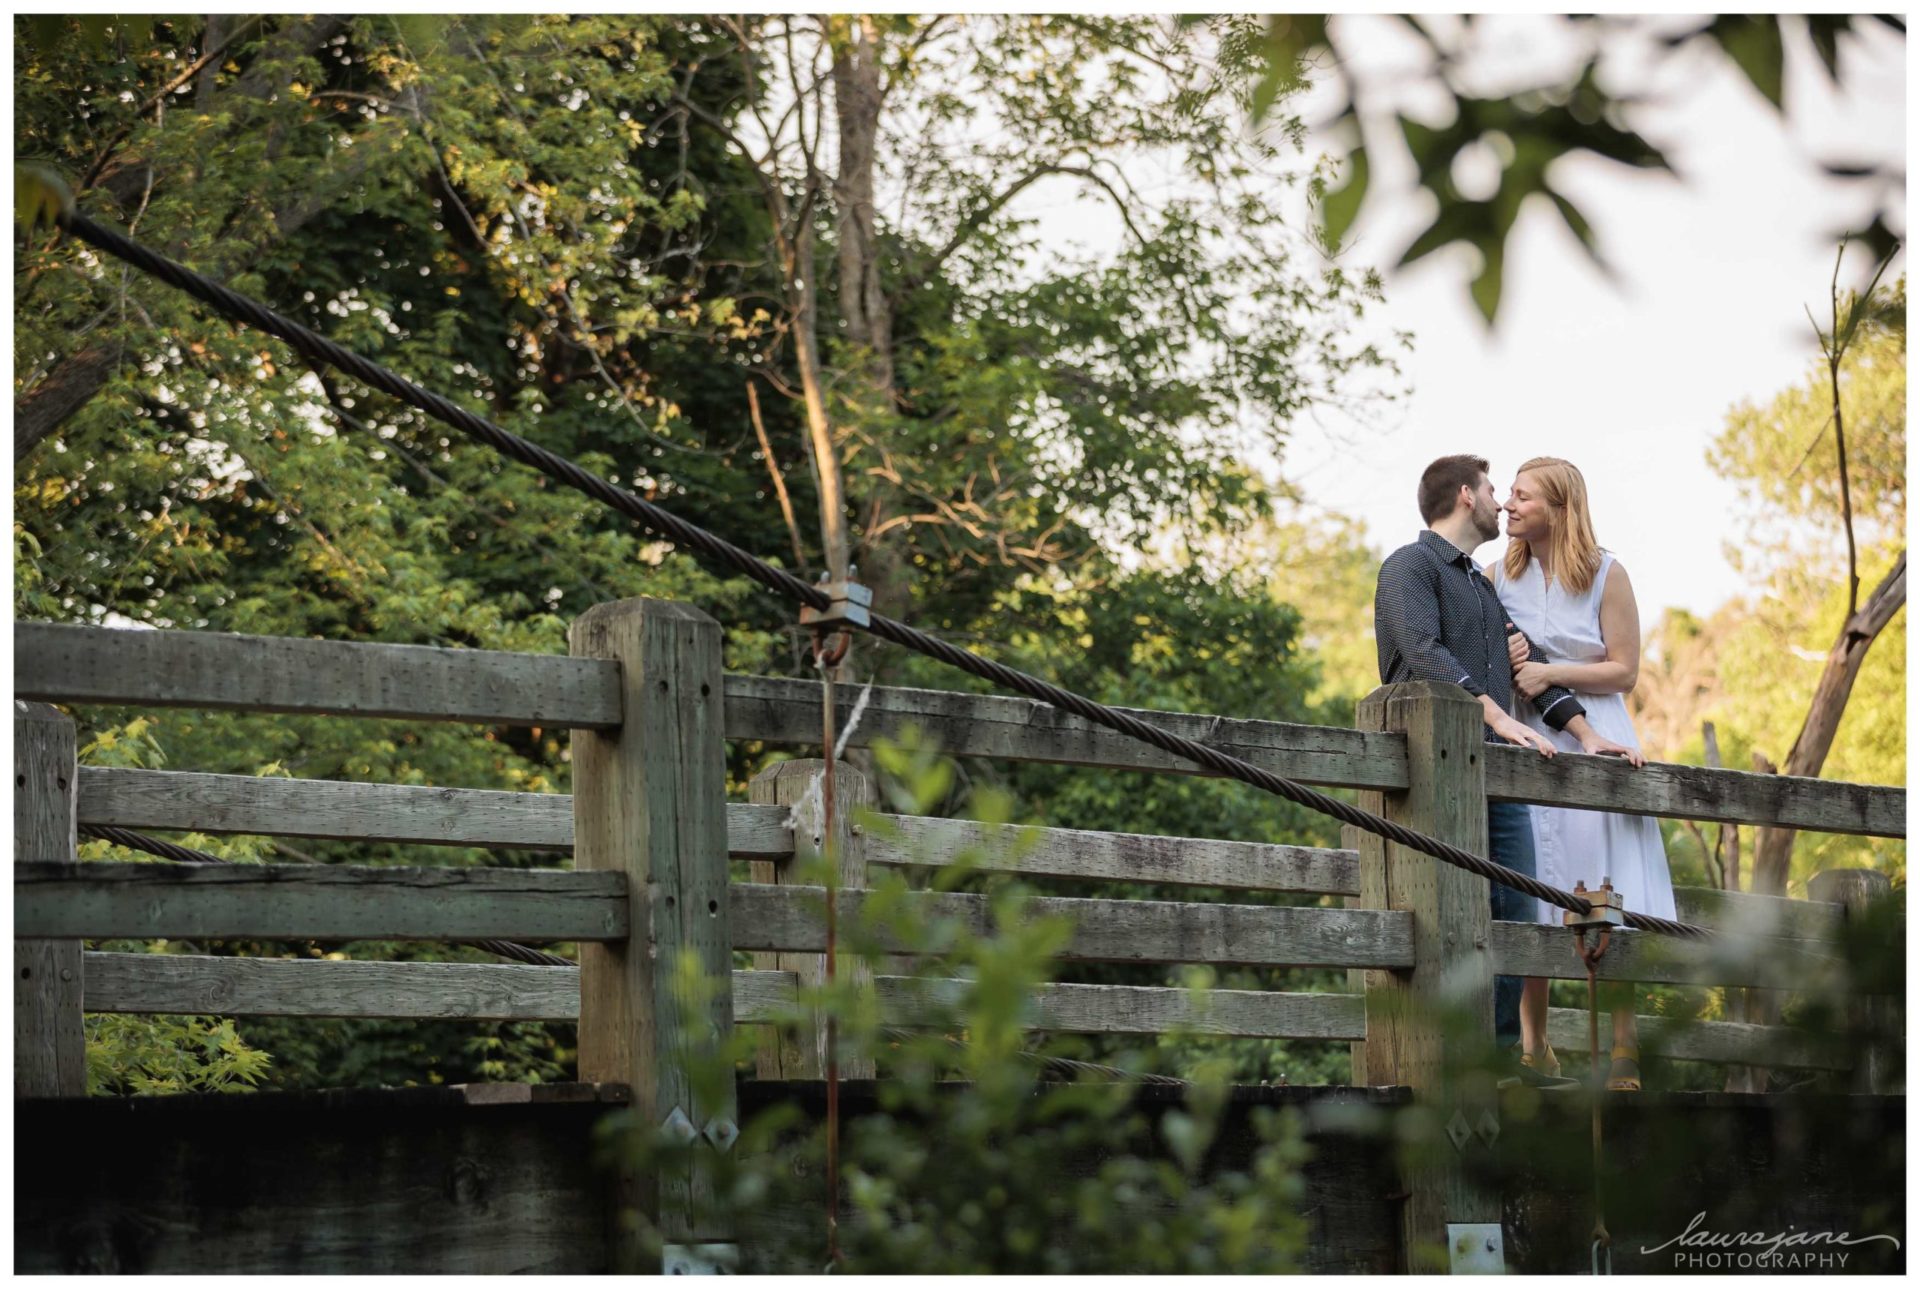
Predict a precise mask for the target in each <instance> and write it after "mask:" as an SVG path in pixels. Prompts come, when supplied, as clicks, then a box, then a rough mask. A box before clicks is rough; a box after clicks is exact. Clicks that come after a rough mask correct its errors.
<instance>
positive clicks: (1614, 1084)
mask: <svg viewBox="0 0 1920 1289" xmlns="http://www.w3.org/2000/svg"><path fill="white" fill-rule="evenodd" d="M1607 1091H1609V1092H1638V1091H1640V1049H1639V1048H1637V1047H1616V1048H1614V1049H1613V1066H1612V1068H1610V1069H1609V1070H1608V1071H1607Z"/></svg>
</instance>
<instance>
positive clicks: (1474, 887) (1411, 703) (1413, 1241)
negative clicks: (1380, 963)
mask: <svg viewBox="0 0 1920 1289" xmlns="http://www.w3.org/2000/svg"><path fill="white" fill-rule="evenodd" d="M1357 719H1358V720H1359V722H1360V724H1361V725H1362V726H1363V727H1366V728H1371V729H1378V730H1386V731H1394V732H1398V733H1400V734H1402V735H1404V737H1405V739H1406V746H1407V767H1408V783H1407V789H1406V791H1405V792H1388V793H1383V794H1381V813H1382V814H1384V815H1385V816H1386V818H1388V819H1390V820H1392V821H1393V822H1395V823H1399V824H1404V825H1405V826H1407V827H1409V828H1412V829H1415V830H1417V831H1419V832H1423V833H1426V834H1427V835H1428V836H1431V837H1437V838H1439V839H1441V840H1442V841H1447V842H1451V843H1452V844H1454V845H1456V846H1458V847H1460V848H1461V849H1463V850H1467V851H1470V852H1472V853H1473V854H1476V855H1485V854H1486V853H1487V789H1486V773H1485V768H1484V763H1483V761H1482V758H1481V756H1480V753H1481V752H1482V751H1484V750H1485V747H1486V744H1485V742H1484V740H1483V737H1482V732H1481V731H1482V725H1483V720H1482V716H1481V707H1480V704H1479V702H1478V701H1477V700H1475V699H1473V698H1472V697H1470V696H1469V695H1468V694H1467V693H1466V691H1464V690H1462V689H1460V688H1459V687H1458V686H1454V685H1436V684H1432V683H1430V682H1426V681H1415V682H1412V683H1408V684H1401V685H1387V686H1383V687H1382V688H1380V689H1376V690H1375V691H1374V692H1373V693H1372V694H1370V695H1368V696H1367V698H1366V699H1365V700H1363V701H1362V702H1361V704H1360V707H1359V710H1358V713H1357ZM1381 874H1382V875H1383V876H1384V883H1385V889H1384V891H1383V892H1381V894H1382V895H1383V896H1384V905H1383V907H1387V908H1393V909H1403V910H1406V911H1407V913H1409V914H1410V915H1411V918H1412V922H1413V965H1412V969H1411V970H1409V971H1405V972H1373V973H1370V974H1369V976H1368V981H1367V986H1368V987H1367V993H1366V1020H1367V1028H1366V1060H1367V1082H1368V1083H1370V1084H1374V1085H1382V1084H1398V1085H1403V1086H1406V1087H1410V1088H1412V1089H1413V1092H1414V1097H1415V1099H1416V1100H1417V1101H1418V1102H1420V1103H1422V1104H1424V1105H1427V1106H1429V1107H1431V1108H1432V1110H1433V1112H1434V1113H1435V1114H1436V1115H1437V1116H1438V1117H1439V1120H1440V1122H1442V1123H1449V1122H1453V1121H1454V1120H1456V1119H1458V1120H1459V1121H1461V1122H1464V1123H1466V1124H1467V1125H1469V1126H1470V1127H1471V1126H1472V1125H1475V1124H1478V1123H1480V1122H1481V1121H1482V1119H1483V1118H1485V1117H1487V1116H1489V1115H1492V1114H1494V1113H1496V1098H1495V1094H1494V1088H1493V1087H1492V1080H1491V1079H1490V1078H1489V1077H1488V1076H1487V1075H1486V1074H1485V1073H1484V1072H1481V1073H1478V1074H1472V1075H1468V1076H1466V1077H1462V1076H1461V1075H1460V1074H1459V1073H1458V1072H1457V1070H1456V1068H1455V1067H1456V1065H1457V1064H1458V1063H1457V1062H1450V1061H1449V1060H1448V1059H1447V1058H1448V1055H1449V1053H1448V1052H1447V1049H1446V1046H1445V1044H1446V1038H1447V1035H1448V1034H1449V1033H1456V1034H1458V1035H1460V1036H1461V1040H1462V1041H1466V1042H1474V1041H1481V1042H1484V1043H1486V1044H1487V1045H1488V1046H1489V1047H1490V1046H1491V1045H1492V1042H1493V1025H1494V1017H1493V977H1494V970H1493V960H1492V957H1491V955H1490V954H1489V953H1488V951H1487V945H1488V940H1489V938H1490V935H1489V925H1490V923H1491V921H1492V911H1491V908H1490V906H1489V899H1488V885H1487V880H1486V879H1485V878H1483V877H1478V876H1476V875H1474V874H1472V873H1469V872H1467V871H1465V870H1464V869H1460V868H1456V867H1454V866H1453V865H1451V864H1443V863H1441V862H1440V861H1438V860H1436V859H1434V858H1433V857H1432V856H1430V855H1424V854H1421V853H1420V852H1418V851H1414V850H1410V849H1408V848H1406V847H1403V846H1399V845H1394V844H1388V845H1387V846H1386V847H1385V850H1384V863H1383V864H1382V865H1381ZM1376 880H1377V879H1376ZM1369 885H1371V883H1369ZM1456 1055H1458V1053H1456ZM1469 1068H1471V1066H1469ZM1468 1148H1473V1149H1483V1148H1484V1146H1483V1145H1482V1143H1481V1142H1480V1140H1479V1139H1478V1138H1476V1137H1473V1136H1472V1135H1471V1134H1469V1135H1468V1137H1467V1139H1466V1141H1465V1142H1464V1143H1463V1144H1462V1146H1461V1147H1460V1148H1459V1149H1460V1151H1461V1152H1462V1154H1456V1153H1453V1152H1448V1153H1445V1154H1443V1155H1441V1156H1439V1157H1437V1158H1432V1159H1420V1160H1411V1161H1409V1162H1408V1164H1407V1165H1406V1168H1405V1170H1404V1174H1403V1175H1404V1177H1405V1180H1406V1186H1407V1191H1408V1197H1407V1203H1406V1207H1405V1208H1404V1209H1403V1210H1402V1214H1401V1220H1402V1236H1403V1240H1404V1247H1405V1248H1406V1249H1407V1250H1408V1255H1409V1265H1408V1270H1410V1271H1417V1270H1420V1269H1422V1266H1421V1264H1420V1261H1419V1259H1420V1257H1421V1255H1422V1254H1423V1252H1424V1251H1426V1250H1429V1249H1431V1248H1433V1247H1434V1246H1436V1245H1437V1246H1438V1247H1440V1248H1442V1249H1444V1248H1445V1246H1446V1232H1447V1226H1448V1225H1449V1224H1450V1223H1457V1222H1498V1221H1499V1220H1500V1197H1499V1195H1498V1194H1497V1193H1495V1192H1493V1191H1490V1190H1489V1189H1487V1188H1486V1187H1485V1186H1483V1185H1479V1184H1476V1183H1475V1182H1474V1181H1473V1180H1472V1178H1471V1176H1470V1175H1469V1173H1468V1171H1467V1170H1466V1169H1465V1168H1464V1167H1463V1166H1462V1162H1463V1153H1464V1151H1465V1150H1466V1149H1468Z"/></svg>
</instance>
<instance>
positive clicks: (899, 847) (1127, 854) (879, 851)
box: [867, 815, 1359, 895]
mask: <svg viewBox="0 0 1920 1289" xmlns="http://www.w3.org/2000/svg"><path fill="white" fill-rule="evenodd" d="M962 856H966V857H967V858H968V860H969V861H970V862H972V863H974V864H976V865H978V866H979V867H980V868H983V869H990V870H993V871H996V872H1013V873H1020V874H1023V875H1026V876H1029V877H1071V878H1085V879H1102V880H1111V881H1120V882H1153V883H1157V884H1160V885H1165V886H1205V887H1212V888H1217V889H1224V890H1247V891H1295V892H1301V893H1305V894H1315V895H1318V894H1331V895H1350V894H1355V893H1357V892H1358V891H1359V870H1358V867H1357V865H1358V857H1357V856H1355V855H1354V853H1353V852H1352V851H1348V850H1321V849H1316V848H1314V847H1310V846H1279V845H1271V844H1267V843H1263V842H1247V841H1216V840H1213V839H1211V838H1205V837H1156V836H1149V835H1143V834H1138V833H1119V832H1087V831H1082V830H1079V829H1073V828H1037V827H1025V826H1021V825H1018V824H984V823H977V822H975V821H973V820H969V819H929V818H920V817H915V816H912V815H881V816H879V817H878V818H877V819H876V820H875V821H874V826H873V827H872V829H870V830H869V832H868V836H867V862H868V863H872V864H886V865H891V866H896V867H904V866H915V865H925V866H928V867H941V866H945V865H949V864H952V863H954V862H955V861H956V860H958V859H960V858H961V857H962Z"/></svg>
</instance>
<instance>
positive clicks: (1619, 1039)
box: [1613, 984, 1640, 1052]
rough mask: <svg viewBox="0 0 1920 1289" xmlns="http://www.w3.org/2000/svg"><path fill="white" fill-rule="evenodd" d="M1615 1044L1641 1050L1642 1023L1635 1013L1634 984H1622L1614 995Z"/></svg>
mask: <svg viewBox="0 0 1920 1289" xmlns="http://www.w3.org/2000/svg"><path fill="white" fill-rule="evenodd" d="M1613 1045H1614V1046H1615V1047H1616V1048H1619V1047H1625V1048H1629V1049H1631V1050H1633V1051H1635V1052H1638V1051H1639V1050H1640V1023H1639V1020H1638V1019H1637V1018H1636V1017H1635V1016H1634V1014H1633V986H1632V985H1630V984H1622V985H1621V986H1620V987H1619V989H1618V990H1617V991H1616V992H1615V994H1614V997H1613Z"/></svg>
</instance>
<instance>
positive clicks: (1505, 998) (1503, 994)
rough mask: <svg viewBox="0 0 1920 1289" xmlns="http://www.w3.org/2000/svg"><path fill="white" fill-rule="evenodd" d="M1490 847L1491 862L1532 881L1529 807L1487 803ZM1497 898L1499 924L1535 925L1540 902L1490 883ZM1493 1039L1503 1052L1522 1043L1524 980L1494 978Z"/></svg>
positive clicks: (1488, 843) (1532, 862) (1531, 833)
mask: <svg viewBox="0 0 1920 1289" xmlns="http://www.w3.org/2000/svg"><path fill="white" fill-rule="evenodd" d="M1487 846H1488V852H1489V856H1490V858H1492V860H1493V862H1494V863H1496V864H1504V865H1506V866H1507V867H1508V868H1511V869H1513V870H1514V871H1515V872H1518V873H1525V874H1526V875H1527V876H1528V877H1532V876H1533V875H1534V871H1535V864H1534V858H1533V819H1532V817H1531V816H1530V815H1529V814H1528V813H1527V808H1526V806H1524V805H1522V804H1521V803H1520V802H1517V801H1489V802H1488V803H1487ZM1488 886H1489V888H1490V889H1491V891H1492V896H1493V916H1494V920H1495V921H1497V922H1531V921H1533V920H1534V909H1535V905H1536V903H1537V902H1536V901H1535V900H1534V898H1533V896H1531V895H1526V894H1523V893H1522V892H1520V891H1516V890H1514V889H1513V888H1512V887H1509V886H1502V885H1500V883H1498V882H1490V883H1488ZM1493 1036H1494V1041H1495V1042H1496V1043H1497V1044H1498V1045H1499V1046H1500V1047H1501V1048H1502V1049H1505V1048H1508V1047H1512V1046H1513V1045H1514V1044H1515V1043H1518V1042H1519V1041H1520V977H1518V976H1495V977H1494V978H1493Z"/></svg>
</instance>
